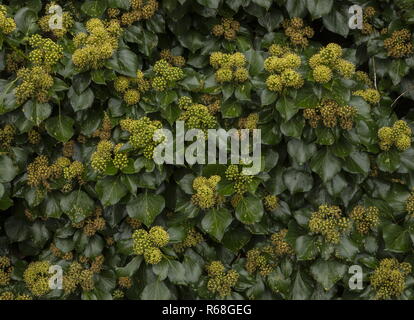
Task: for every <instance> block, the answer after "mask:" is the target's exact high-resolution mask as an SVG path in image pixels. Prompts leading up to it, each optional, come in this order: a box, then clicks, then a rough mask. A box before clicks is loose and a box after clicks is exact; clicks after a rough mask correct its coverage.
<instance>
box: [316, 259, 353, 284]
mask: <svg viewBox="0 0 414 320" xmlns="http://www.w3.org/2000/svg"><path fill="white" fill-rule="evenodd" d="M346 270H347V268H346V265H344V264H342V263H339V262H337V261H324V260H318V261H317V262H316V263H314V264H313V265H312V266H311V267H310V273H311V274H312V276H313V278H314V279H315V280H316V281H317V282H318V283H319V284H320V285H321V286H322V287H323V288H324V289H325V291H328V290H330V289H331V288H332V287H333V286H334V285H335V283H336V282H338V281H339V280H340V279H342V277H343V276H344V275H345V272H346Z"/></svg>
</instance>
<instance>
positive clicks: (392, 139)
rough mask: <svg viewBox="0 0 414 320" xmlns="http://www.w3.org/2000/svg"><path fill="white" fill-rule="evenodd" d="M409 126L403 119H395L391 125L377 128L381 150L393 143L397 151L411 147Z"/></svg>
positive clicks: (387, 148)
mask: <svg viewBox="0 0 414 320" xmlns="http://www.w3.org/2000/svg"><path fill="white" fill-rule="evenodd" d="M411 136H412V131H411V128H410V127H409V126H408V124H407V123H406V122H405V121H404V120H397V121H396V122H395V123H394V125H393V126H392V127H382V128H380V129H379V130H378V138H379V140H380V142H379V146H380V148H381V149H382V150H389V149H390V148H391V147H392V146H393V145H394V146H395V147H396V148H397V149H398V150H399V151H405V150H407V149H408V148H409V147H411Z"/></svg>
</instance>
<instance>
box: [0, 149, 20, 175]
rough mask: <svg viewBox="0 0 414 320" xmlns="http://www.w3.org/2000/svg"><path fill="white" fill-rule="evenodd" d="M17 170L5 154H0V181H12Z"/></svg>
mask: <svg viewBox="0 0 414 320" xmlns="http://www.w3.org/2000/svg"><path fill="white" fill-rule="evenodd" d="M18 172H19V169H18V167H17V166H16V165H15V164H14V162H13V160H12V159H11V158H9V157H8V156H6V155H5V154H0V182H10V181H12V180H13V179H14V178H15V177H16V176H17V173H18Z"/></svg>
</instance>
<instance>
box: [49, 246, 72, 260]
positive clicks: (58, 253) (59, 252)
mask: <svg viewBox="0 0 414 320" xmlns="http://www.w3.org/2000/svg"><path fill="white" fill-rule="evenodd" d="M49 250H50V252H51V253H52V254H53V255H54V256H55V257H57V258H60V259H64V260H68V261H69V260H72V259H73V252H72V251H69V252H66V253H65V252H63V251H62V250H60V249H59V248H58V247H56V245H55V244H54V243H53V242H52V243H51V244H50V248H49Z"/></svg>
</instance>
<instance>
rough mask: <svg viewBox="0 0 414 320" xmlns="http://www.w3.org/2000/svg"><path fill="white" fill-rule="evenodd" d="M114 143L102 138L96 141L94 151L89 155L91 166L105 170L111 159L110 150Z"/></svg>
mask: <svg viewBox="0 0 414 320" xmlns="http://www.w3.org/2000/svg"><path fill="white" fill-rule="evenodd" d="M113 148H114V144H113V143H112V142H111V141H109V140H102V141H100V142H99V143H98V145H97V147H96V151H95V152H94V153H93V154H92V157H91V166H92V168H93V169H94V170H96V171H98V172H101V173H102V172H105V170H106V168H107V166H108V165H109V164H110V162H111V161H112V150H113Z"/></svg>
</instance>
